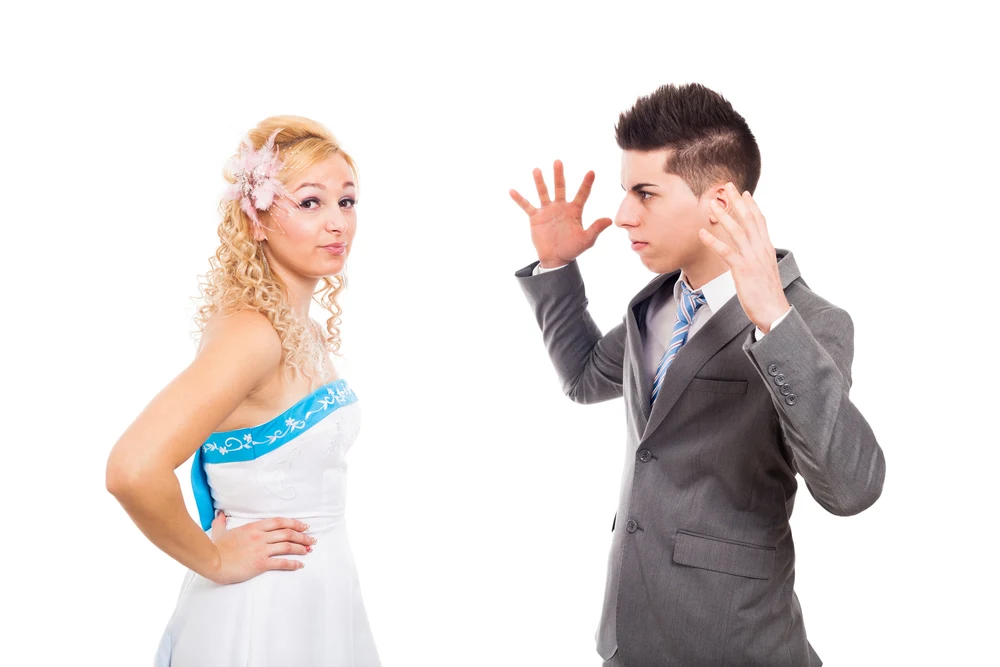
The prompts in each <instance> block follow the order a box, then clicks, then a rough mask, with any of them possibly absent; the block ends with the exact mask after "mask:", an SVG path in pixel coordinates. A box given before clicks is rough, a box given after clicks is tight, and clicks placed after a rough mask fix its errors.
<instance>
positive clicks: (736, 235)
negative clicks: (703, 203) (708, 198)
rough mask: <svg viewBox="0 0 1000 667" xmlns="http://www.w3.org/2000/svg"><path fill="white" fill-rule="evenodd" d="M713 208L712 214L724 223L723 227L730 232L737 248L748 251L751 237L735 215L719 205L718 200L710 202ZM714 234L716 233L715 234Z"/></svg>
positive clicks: (720, 222)
mask: <svg viewBox="0 0 1000 667" xmlns="http://www.w3.org/2000/svg"><path fill="white" fill-rule="evenodd" d="M710 207H711V209H712V215H713V216H715V219H716V220H717V221H718V222H719V224H721V225H722V227H723V228H724V229H725V230H726V231H727V232H729V236H730V238H732V239H733V243H735V244H736V249H737V250H739V251H740V252H746V251H748V250H749V246H750V239H748V238H747V233H746V231H745V230H744V229H743V227H741V226H740V225H739V224H738V223H737V222H736V221H735V220H733V216H732V215H730V214H729V212H728V211H726V210H725V209H723V208H722V207H721V206H719V205H718V204H717V203H716V202H714V201H713V202H712V203H711V204H710ZM713 236H714V234H713Z"/></svg>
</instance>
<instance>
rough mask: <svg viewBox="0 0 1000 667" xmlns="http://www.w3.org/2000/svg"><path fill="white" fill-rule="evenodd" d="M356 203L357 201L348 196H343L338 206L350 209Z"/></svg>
mask: <svg viewBox="0 0 1000 667" xmlns="http://www.w3.org/2000/svg"><path fill="white" fill-rule="evenodd" d="M357 203H358V202H357V201H355V200H354V199H351V198H350V197H344V198H343V199H341V200H340V208H344V209H347V210H351V209H352V208H354V207H355V206H356V205H357Z"/></svg>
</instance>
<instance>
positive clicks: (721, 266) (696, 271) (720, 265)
mask: <svg viewBox="0 0 1000 667" xmlns="http://www.w3.org/2000/svg"><path fill="white" fill-rule="evenodd" d="M728 270H729V265H728V264H726V263H725V262H724V261H723V260H722V258H721V257H718V256H717V255H714V254H713V255H712V256H711V257H701V258H698V259H697V260H695V261H693V262H691V263H689V264H687V265H686V266H682V267H681V278H683V279H684V282H685V283H686V284H687V286H688V287H690V288H691V289H694V290H696V289H701V288H702V287H704V286H705V285H706V284H708V283H710V282H711V281H712V280H714V279H716V278H718V277H719V276H721V275H722V274H723V273H725V272H726V271H728Z"/></svg>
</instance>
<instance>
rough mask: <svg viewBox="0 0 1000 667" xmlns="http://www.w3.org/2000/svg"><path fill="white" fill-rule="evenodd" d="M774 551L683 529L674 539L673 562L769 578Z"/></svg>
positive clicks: (750, 576) (716, 570)
mask: <svg viewBox="0 0 1000 667" xmlns="http://www.w3.org/2000/svg"><path fill="white" fill-rule="evenodd" d="M776 553H777V550H776V549H775V548H774V547H762V546H757V545H755V544H747V543H745V542H735V541H733V540H724V539H722V538H719V537H709V536H708V535H698V534H697V533H691V532H688V531H686V530H679V531H677V539H676V541H675V542H674V562H675V563H678V564H679V565H688V566H691V567H697V568H701V569H703V570H711V571H712V572H723V573H725V574H734V575H736V576H738V577H747V578H749V579H770V578H771V573H772V572H773V571H774V558H775V554H776Z"/></svg>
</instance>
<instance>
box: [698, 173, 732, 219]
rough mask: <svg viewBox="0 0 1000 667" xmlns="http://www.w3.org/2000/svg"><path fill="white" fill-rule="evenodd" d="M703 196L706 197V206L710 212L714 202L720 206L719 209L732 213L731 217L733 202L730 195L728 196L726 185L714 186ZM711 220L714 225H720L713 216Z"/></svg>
mask: <svg viewBox="0 0 1000 667" xmlns="http://www.w3.org/2000/svg"><path fill="white" fill-rule="evenodd" d="M702 196H703V197H704V199H705V204H706V206H708V207H709V210H710V211H711V205H712V202H713V201H714V202H715V203H716V204H718V205H719V208H721V209H722V210H723V211H726V212H727V213H730V215H732V213H731V210H730V209H731V207H732V202H730V201H729V195H728V194H726V184H725V183H716V184H715V185H713V186H712V187H710V188H709V189H708V190H706V191H705V194H704V195H702ZM709 220H710V222H711V223H712V224H713V225H717V224H719V221H718V220H716V219H715V217H714V216H712V215H709Z"/></svg>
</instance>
